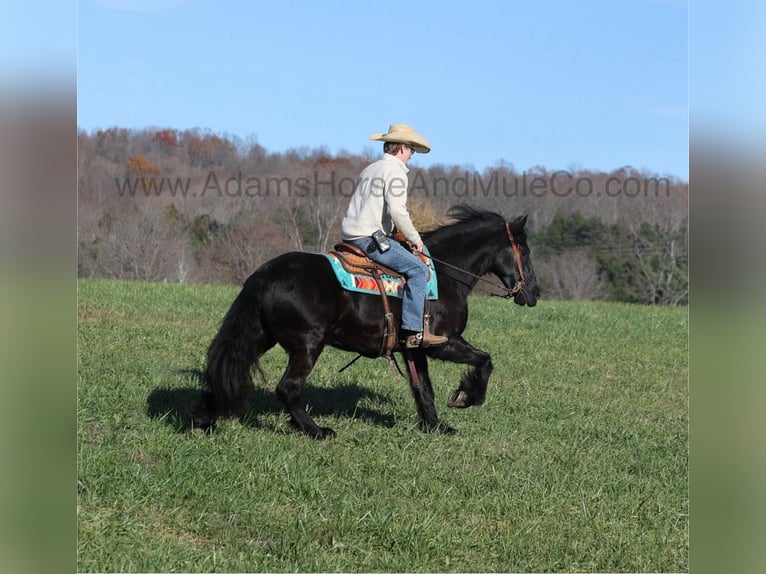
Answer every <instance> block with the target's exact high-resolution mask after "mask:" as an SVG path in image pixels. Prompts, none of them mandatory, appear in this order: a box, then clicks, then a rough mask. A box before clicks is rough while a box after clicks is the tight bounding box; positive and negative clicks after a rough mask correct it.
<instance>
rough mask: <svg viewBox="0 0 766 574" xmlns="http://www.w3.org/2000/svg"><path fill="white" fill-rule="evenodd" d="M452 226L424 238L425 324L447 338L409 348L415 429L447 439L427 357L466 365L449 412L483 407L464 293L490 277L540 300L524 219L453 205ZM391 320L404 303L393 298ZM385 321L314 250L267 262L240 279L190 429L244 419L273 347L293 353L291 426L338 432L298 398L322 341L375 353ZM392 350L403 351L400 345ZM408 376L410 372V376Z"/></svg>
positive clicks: (324, 434) (287, 385)
mask: <svg viewBox="0 0 766 574" xmlns="http://www.w3.org/2000/svg"><path fill="white" fill-rule="evenodd" d="M449 215H450V216H451V217H452V218H454V219H456V220H457V221H455V222H454V223H451V224H449V225H446V226H444V227H441V228H438V229H436V230H434V231H431V232H429V233H425V234H424V235H423V241H424V243H425V244H426V245H427V246H428V248H429V250H430V253H431V256H432V257H433V259H434V263H435V266H436V272H437V277H438V288H439V299H438V300H436V301H430V302H429V312H430V315H431V328H432V331H433V332H435V333H439V334H443V335H446V336H448V337H449V340H448V342H447V343H446V344H444V345H440V346H435V347H429V348H426V349H422V348H419V349H414V350H412V352H411V353H410V352H409V350H407V358H408V359H409V361H410V365H411V366H412V370H413V371H415V373H411V376H410V388H411V390H412V392H413V395H414V397H415V403H416V405H417V410H418V414H419V416H420V425H421V428H422V429H424V430H427V431H436V432H445V433H453V432H455V431H454V429H452V428H450V427H448V426H447V425H445V424H443V423H441V422H440V421H439V418H438V416H437V414H436V408H435V406H434V393H433V387H432V385H431V381H430V379H429V377H428V363H427V357H434V358H437V359H441V360H444V361H452V362H456V363H463V364H468V365H471V366H472V367H473V369H471V370H469V371H468V372H466V373H465V374H464V375H463V378H462V380H461V382H460V385H459V387H458V388H457V389H456V390H455V391H454V392H453V393H452V394H451V396H450V398H449V401H448V406H451V407H460V408H463V407H469V406H471V405H480V404H482V403H483V402H484V398H485V395H486V390H487V382H488V380H489V376H490V374H491V373H492V361H491V359H490V356H489V354H488V353H485V352H484V351H480V350H479V349H476V348H474V347H473V346H471V345H470V344H469V343H468V342H466V341H465V340H464V339H463V338H462V337H461V333H462V332H463V331H464V330H465V327H466V323H467V320H468V294H469V293H470V291H471V290H472V289H473V287H474V286H475V285H476V282H477V281H478V278H479V277H480V276H482V275H484V274H487V273H493V274H494V275H496V276H497V277H498V278H499V279H500V281H502V283H503V285H504V286H505V288H506V291H507V293H508V296H512V297H513V298H514V301H515V303H517V304H518V305H527V306H529V307H533V306H534V305H535V304H536V303H537V299H538V297H539V296H540V288H539V287H538V285H537V280H536V278H535V274H534V270H533V269H532V263H531V261H530V259H529V247H528V246H527V236H526V233H525V231H524V225H525V223H526V216H524V217H519V218H517V219H514V220H513V221H511V222H506V221H505V219H504V218H503V217H502V216H501V215H499V214H497V213H491V212H487V211H479V210H476V209H473V208H470V207H466V206H456V207H453V208H452V209H451V210H450V211H449ZM390 302H391V310H392V312H393V313H394V316H395V318H396V319H395V320H396V323H397V324H399V323H398V322H399V317H400V316H401V300H400V299H396V298H392V299H391V300H390ZM384 326H385V321H384V317H383V311H382V305H381V299H380V296H378V295H369V294H363V293H354V292H349V291H346V290H344V289H342V288H341V287H340V285H339V284H338V281H337V279H336V277H335V275H334V273H333V270H332V268H331V267H330V264H329V262H328V260H327V259H326V258H325V257H324V256H322V255H321V254H316V253H296V252H293V253H286V254H284V255H280V256H278V257H276V258H274V259H272V260H271V261H268V262H267V263H264V264H263V265H262V266H261V267H260V268H259V269H258V270H257V271H255V273H253V274H252V275H251V276H250V277H249V278H248V279H247V281H246V282H245V284H244V287H243V288H242V291H241V292H240V293H239V295H238V296H237V298H236V299H235V300H234V302H233V303H232V305H231V308H230V309H229V311H228V312H227V313H226V316H225V317H224V319H223V323H222V325H221V327H220V330H219V331H218V334H217V335H216V336H215V338H214V339H213V341H212V343H211V344H210V348H209V349H208V355H207V368H206V371H205V382H206V385H207V387H208V390H207V391H205V393H204V403H203V405H202V408H201V409H200V410H199V411H198V412H197V413H196V414H195V415H193V417H192V419H193V424H194V425H195V426H198V427H202V428H209V427H210V426H212V424H213V423H214V422H215V419H216V418H217V417H230V416H244V415H245V414H246V413H247V412H248V411H249V408H250V407H249V404H248V401H247V396H248V394H249V392H250V391H251V390H252V388H253V381H252V378H251V373H250V371H251V368H252V367H253V365H255V366H258V359H259V358H260V357H261V356H262V355H263V354H264V353H265V352H266V351H268V350H269V349H270V348H272V347H273V346H274V345H275V344H277V343H278V344H279V345H281V346H282V347H283V348H284V350H285V351H286V352H287V354H288V355H289V360H288V364H287V369H286V370H285V372H284V374H283V375H282V379H281V380H280V382H279V384H278V385H277V389H276V393H277V396H278V397H279V399H280V401H281V402H282V403H283V404H284V407H285V409H286V410H287V412H288V413H289V415H290V418H291V422H292V424H293V425H294V426H295V427H296V428H297V429H299V430H300V431H302V432H304V433H306V434H308V435H310V436H312V437H314V438H329V437H332V436H334V435H335V432H334V431H333V430H332V429H330V428H327V427H320V426H318V425H317V424H316V423H315V422H314V420H313V419H312V418H311V417H310V416H309V415H308V414H307V413H306V410H305V407H304V404H303V401H302V400H301V393H302V391H303V386H304V382H305V380H306V377H307V376H308V374H309V373H310V372H311V370H312V368H313V367H314V364H315V363H316V361H317V359H318V358H319V354H320V353H321V352H322V349H323V348H324V347H325V345H331V346H333V347H337V348H339V349H343V350H347V351H353V352H356V353H359V354H360V355H363V356H366V357H377V356H379V355H380V348H381V340H382V337H383V331H384ZM394 351H404V350H403V349H400V348H399V345H398V343H397V346H396V347H394ZM413 375H416V377H415V379H414V380H413Z"/></svg>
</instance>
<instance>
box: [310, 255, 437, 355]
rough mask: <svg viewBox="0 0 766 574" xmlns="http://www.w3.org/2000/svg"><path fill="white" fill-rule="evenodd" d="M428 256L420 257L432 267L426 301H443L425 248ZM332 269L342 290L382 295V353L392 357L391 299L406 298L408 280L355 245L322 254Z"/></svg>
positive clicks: (393, 336)
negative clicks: (384, 323) (405, 287)
mask: <svg viewBox="0 0 766 574" xmlns="http://www.w3.org/2000/svg"><path fill="white" fill-rule="evenodd" d="M423 249H424V250H425V252H426V255H418V256H419V257H420V258H421V259H422V260H423V262H424V263H425V264H426V265H427V266H428V282H427V284H426V299H427V300H432V301H433V300H436V299H438V298H439V290H438V286H437V282H436V269H434V265H433V262H432V261H431V258H430V257H428V256H427V255H428V250H427V248H426V247H424V248H423ZM322 255H324V256H325V257H326V258H327V259H328V261H329V262H330V265H331V266H332V269H333V271H334V272H335V276H336V278H337V279H338V283H340V285H341V287H343V288H344V289H346V290H347V291H355V292H358V293H368V294H373V295H381V296H382V297H381V298H382V301H383V312H384V317H385V321H386V328H385V332H384V334H383V342H382V345H381V350H380V354H381V355H383V356H386V357H390V356H391V350H392V349H393V347H394V343H395V341H396V331H397V329H396V322H395V321H394V316H393V313H391V306H390V304H389V302H388V297H398V298H401V297H402V293H403V292H404V285H405V283H406V282H407V280H406V278H405V277H404V276H403V275H402V274H401V273H398V272H397V271H394V270H393V269H390V268H388V267H386V266H384V265H381V264H379V263H376V262H375V261H373V260H372V259H370V258H369V257H367V254H366V253H365V252H364V251H362V250H361V249H359V248H358V247H357V246H356V245H354V244H353V243H347V242H345V241H343V242H341V243H338V244H336V245H335V246H334V247H333V250H332V251H328V252H326V253H322Z"/></svg>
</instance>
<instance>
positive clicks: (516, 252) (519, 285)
mask: <svg viewBox="0 0 766 574" xmlns="http://www.w3.org/2000/svg"><path fill="white" fill-rule="evenodd" d="M505 232H506V233H507V234H508V241H510V242H511V251H513V258H514V260H515V261H516V270H517V271H518V272H519V280H518V281H516V285H514V286H513V289H511V290H510V291H511V293H510V295H508V296H509V297H510V296H511V295H515V294H516V293H518V292H519V291H521V290H522V289H523V288H524V284H525V283H526V282H527V278H526V275H524V268H523V267H522V265H521V248H520V247H519V242H518V241H516V238H515V237H514V236H513V233H512V232H511V225H510V223H508V222H507V221H506V222H505Z"/></svg>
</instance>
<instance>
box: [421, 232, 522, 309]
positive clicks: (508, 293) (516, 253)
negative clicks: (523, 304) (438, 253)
mask: <svg viewBox="0 0 766 574" xmlns="http://www.w3.org/2000/svg"><path fill="white" fill-rule="evenodd" d="M505 232H506V234H507V235H508V241H509V242H510V244H511V251H513V259H514V261H515V262H516V270H517V271H518V272H519V278H520V279H519V280H518V281H516V284H515V285H514V286H513V287H512V288H510V289H509V288H508V287H506V286H505V285H497V284H496V283H494V282H493V281H489V280H488V279H485V278H484V277H481V276H480V275H476V274H475V273H471V272H470V271H466V270H465V269H461V268H460V267H456V266H455V265H452V263H447V262H446V261H443V260H441V259H438V258H436V257H431V256H430V255H428V254H426V253H423V255H425V256H426V257H428V258H429V259H431V260H432V261H435V262H437V263H441V264H442V265H444V266H445V267H449V268H450V269H454V270H455V271H460V272H461V273H464V274H466V275H468V276H469V277H473V278H474V279H477V280H478V281H483V282H485V283H489V284H490V285H492V286H493V287H496V288H498V287H499V288H500V289H503V290H504V291H505V294H504V295H496V294H494V293H493V294H492V295H495V296H496V297H503V298H505V299H508V298H510V297H513V296H514V295H516V293H518V292H519V291H521V290H522V289H523V288H524V285H525V284H526V282H527V278H526V275H524V268H523V267H522V265H521V248H520V247H519V242H518V241H516V238H515V237H514V236H513V233H512V232H511V225H510V224H509V223H508V222H507V221H506V222H505Z"/></svg>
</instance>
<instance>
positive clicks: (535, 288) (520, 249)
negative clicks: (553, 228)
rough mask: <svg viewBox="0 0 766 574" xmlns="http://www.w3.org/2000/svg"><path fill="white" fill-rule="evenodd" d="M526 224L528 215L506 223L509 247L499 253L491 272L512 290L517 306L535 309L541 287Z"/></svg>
mask: <svg viewBox="0 0 766 574" xmlns="http://www.w3.org/2000/svg"><path fill="white" fill-rule="evenodd" d="M526 223H527V216H526V215H524V216H522V217H517V218H516V219H514V220H513V221H510V222H506V223H505V231H506V234H507V236H508V245H507V247H506V248H504V249H501V250H500V251H498V253H497V255H496V256H495V259H494V261H493V262H492V269H491V271H492V273H494V274H495V275H497V276H498V277H499V278H500V281H502V282H503V285H505V286H506V287H507V288H508V289H510V290H511V292H512V294H513V301H514V302H515V303H516V304H517V305H528V306H529V307H534V306H535V305H537V299H538V298H539V297H540V286H539V285H538V284H537V277H536V276H535V271H534V269H533V268H532V260H531V259H530V258H529V246H528V245H527V233H526V232H525V231H524V225H525V224H526Z"/></svg>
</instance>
